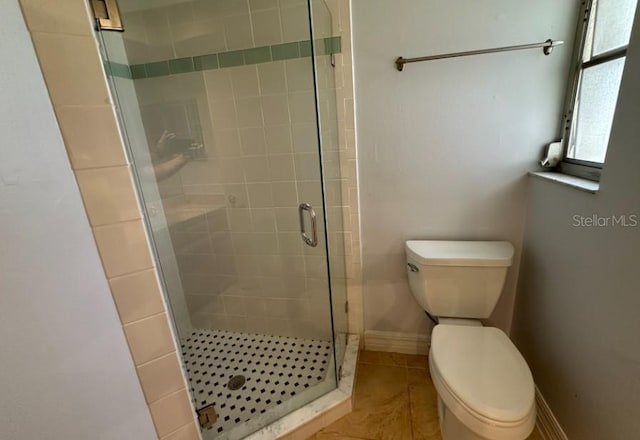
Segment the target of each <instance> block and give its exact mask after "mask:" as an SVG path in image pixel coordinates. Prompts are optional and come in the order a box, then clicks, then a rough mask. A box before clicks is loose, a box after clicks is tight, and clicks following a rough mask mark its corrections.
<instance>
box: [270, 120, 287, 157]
mask: <svg viewBox="0 0 640 440" xmlns="http://www.w3.org/2000/svg"><path fill="white" fill-rule="evenodd" d="M264 135H265V141H266V143H267V153H269V154H286V153H291V152H292V148H291V131H290V126H289V124H282V125H269V126H267V127H265V128H264Z"/></svg>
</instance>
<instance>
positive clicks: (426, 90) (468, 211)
mask: <svg viewBox="0 0 640 440" xmlns="http://www.w3.org/2000/svg"><path fill="white" fill-rule="evenodd" d="M578 3H579V2H578V1H575V0H574V1H566V2H557V1H553V0H544V1H538V2H512V1H508V0H496V1H492V2H477V1H462V0H458V1H453V2H438V1H434V0H430V1H424V0H406V1H403V2H402V7H398V4H397V2H392V1H384V0H353V28H354V31H353V32H354V63H355V64H354V65H355V82H356V107H357V113H356V121H357V135H358V150H359V153H358V163H359V173H360V189H361V209H362V219H363V220H362V246H363V276H364V283H365V284H364V301H365V328H366V329H367V330H382V331H397V332H406V333H423V332H426V331H427V320H426V319H425V317H424V313H423V312H422V310H421V309H420V308H419V306H418V305H417V303H416V302H415V301H414V300H413V298H412V297H411V294H410V292H409V288H408V285H407V282H406V274H405V259H404V241H405V240H407V239H472V240H481V239H489V240H492V239H502V240H509V241H511V242H512V243H513V244H514V246H515V247H516V258H515V261H514V265H513V268H512V269H511V270H510V274H509V277H508V279H507V283H506V287H505V291H504V293H503V295H502V298H501V300H500V302H499V304H498V306H497V309H496V311H495V312H494V316H493V317H492V319H491V322H492V323H493V324H495V325H498V326H499V327H501V328H503V329H506V330H508V329H509V327H510V319H511V311H512V305H513V301H514V292H515V286H516V281H517V272H518V264H519V256H520V249H521V244H522V235H523V228H524V223H525V205H526V192H525V179H526V178H525V174H526V172H527V171H528V170H531V169H534V168H535V161H536V160H537V159H538V157H539V156H540V151H541V149H542V147H543V146H544V145H545V144H547V143H549V142H550V141H553V140H555V139H556V137H557V136H558V129H559V123H560V116H561V108H562V101H563V98H564V96H563V95H564V87H565V84H566V78H567V72H568V59H569V58H570V54H571V42H572V40H573V34H574V31H575V24H576V17H577V10H578ZM547 38H554V39H562V40H565V41H567V42H568V44H566V45H565V46H563V47H560V48H558V49H557V50H556V51H554V53H553V55H551V56H549V57H545V56H543V55H542V52H541V51H538V50H531V51H522V52H511V53H502V54H492V55H483V56H476V57H465V58H457V59H450V60H440V61H431V62H427V63H419V64H412V65H408V66H406V68H405V71H404V72H402V73H400V72H398V71H397V70H395V66H394V63H393V61H394V60H395V58H397V57H398V56H401V55H402V56H405V57H413V56H423V55H431V54H438V53H445V52H451V51H464V50H471V49H479V48H488V47H496V46H505V45H512V44H522V43H532V42H538V41H544V40H546V39H547Z"/></svg>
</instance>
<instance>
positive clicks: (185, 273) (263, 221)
mask: <svg viewBox="0 0 640 440" xmlns="http://www.w3.org/2000/svg"><path fill="white" fill-rule="evenodd" d="M120 10H121V13H122V21H123V24H124V28H125V31H124V32H123V33H114V32H105V31H103V32H102V33H101V36H100V37H101V42H102V52H103V56H104V61H105V68H106V71H107V74H108V76H109V79H110V83H111V86H112V93H113V95H114V97H115V98H116V101H117V103H118V113H119V117H120V123H121V130H122V132H123V137H124V138H125V141H126V144H127V147H128V150H129V155H130V157H131V160H132V162H133V164H134V168H135V174H136V176H137V184H138V189H139V193H140V196H141V198H142V200H143V205H144V209H145V214H146V215H145V217H146V221H147V226H148V228H149V231H150V233H151V235H152V238H153V240H152V241H153V243H154V250H155V256H156V259H157V262H158V267H159V270H160V271H161V275H162V281H163V283H164V287H165V293H166V297H167V302H168V304H170V307H171V311H172V317H173V322H174V326H175V329H176V331H177V334H178V335H179V338H180V341H181V344H182V357H183V362H184V366H185V369H186V372H187V376H188V379H189V383H190V385H191V394H192V398H193V401H194V404H195V406H196V408H197V409H198V410H199V411H200V412H201V413H202V417H201V421H202V425H203V435H204V436H205V438H241V437H244V436H246V435H247V434H249V433H251V432H253V431H256V430H257V429H260V428H261V427H262V426H264V425H266V424H268V423H271V422H272V421H274V420H275V419H277V418H279V417H281V416H282V415H284V414H286V413H288V412H290V411H292V410H294V409H296V408H298V407H300V406H302V405H304V404H306V403H308V402H310V401H311V400H313V399H315V398H317V397H319V396H320V395H322V394H324V393H326V392H328V391H329V390H331V389H333V388H335V387H336V385H337V365H339V364H340V362H341V358H342V353H343V350H344V339H345V338H344V336H345V334H346V315H345V297H346V293H345V292H346V291H345V288H346V286H345V281H344V280H345V269H344V256H343V255H344V246H343V244H342V242H341V241H340V233H339V231H340V230H342V226H341V225H342V217H341V211H340V206H341V204H342V203H341V192H340V166H339V161H338V141H337V139H338V129H337V118H336V106H335V103H336V98H335V83H334V76H333V75H334V74H333V70H332V69H333V67H332V63H331V58H332V54H333V53H334V52H336V51H339V48H340V45H339V39H336V38H334V36H333V35H332V30H331V29H332V28H331V15H330V13H329V10H328V9H327V7H326V5H325V4H324V2H321V1H317V2H316V1H313V2H307V1H304V0H290V1H289V0H288V1H286V2H285V1H277V0H272V1H261V2H253V1H247V0H242V1H237V0H197V1H187V2H184V1H180V2H178V1H175V2H172V1H163V2H161V3H159V2H154V1H150V0H120ZM310 23H313V32H314V35H313V38H312V34H311V31H312V29H311V26H310ZM327 237H328V239H327ZM330 271H331V273H332V276H331V277H330V276H329V272H330ZM336 359H337V360H338V362H336Z"/></svg>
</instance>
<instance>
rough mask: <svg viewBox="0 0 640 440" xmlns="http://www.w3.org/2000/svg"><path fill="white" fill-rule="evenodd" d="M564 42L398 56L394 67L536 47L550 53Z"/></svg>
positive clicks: (551, 41) (553, 41) (547, 53)
mask: <svg viewBox="0 0 640 440" xmlns="http://www.w3.org/2000/svg"><path fill="white" fill-rule="evenodd" d="M561 44H564V41H561V40H552V39H551V38H549V39H548V40H547V41H543V42H542V43H532V44H520V45H517V46H505V47H494V48H491V49H479V50H469V51H466V52H453V53H444V54H440V55H430V56H426V57H417V58H403V57H398V58H397V59H396V61H395V63H396V69H398V70H399V71H400V72H402V70H403V69H404V65H405V64H409V63H419V62H421V61H432V60H441V59H443V58H456V57H466V56H469V55H482V54H485V53H496V52H510V51H513V50H526V49H538V48H542V52H543V53H544V54H545V55H549V54H551V52H552V51H553V48H554V47H555V46H560V45H561Z"/></svg>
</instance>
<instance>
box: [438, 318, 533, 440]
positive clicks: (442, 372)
mask: <svg viewBox="0 0 640 440" xmlns="http://www.w3.org/2000/svg"><path fill="white" fill-rule="evenodd" d="M429 371H430V373H431V377H432V379H433V383H434V385H435V387H436V390H437V392H438V400H439V401H438V413H439V418H440V428H441V431H442V437H443V439H445V440H449V439H451V440H480V439H483V440H487V439H491V440H524V439H526V438H527V437H528V436H529V434H531V431H532V430H533V428H534V425H535V419H536V411H535V394H534V389H535V388H534V383H533V377H532V376H531V372H530V371H529V367H528V366H527V364H526V362H525V360H524V358H523V357H522V355H521V354H520V353H519V352H518V350H517V349H516V347H515V346H514V345H513V344H512V343H511V341H510V340H509V338H508V337H507V335H505V334H504V333H503V332H502V331H501V330H499V329H497V328H494V327H482V326H470V325H459V324H458V325H448V324H439V325H437V326H436V327H435V328H434V330H433V334H432V341H431V350H430V353H429Z"/></svg>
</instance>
